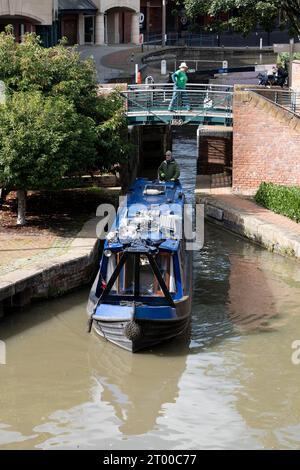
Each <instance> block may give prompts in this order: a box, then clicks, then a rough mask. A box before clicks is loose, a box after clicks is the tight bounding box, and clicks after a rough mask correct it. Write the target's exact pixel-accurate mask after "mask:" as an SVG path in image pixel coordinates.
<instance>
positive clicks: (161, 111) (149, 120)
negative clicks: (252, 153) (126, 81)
mask: <svg viewBox="0 0 300 470" xmlns="http://www.w3.org/2000/svg"><path fill="white" fill-rule="evenodd" d="M122 95H123V96H124V97H125V98H126V115H127V119H128V122H129V123H130V124H162V123H164V124H171V125H183V124H194V125H197V124H203V123H205V124H223V125H228V126H231V125H232V119H233V115H232V98H233V89H232V87H228V86H222V85H207V84H197V85H189V86H188V87H187V88H186V90H178V89H177V90H175V93H174V90H173V84H165V85H164V84H151V85H131V86H129V87H128V91H126V92H122ZM172 98H173V100H172ZM170 107H172V109H169V108H170Z"/></svg>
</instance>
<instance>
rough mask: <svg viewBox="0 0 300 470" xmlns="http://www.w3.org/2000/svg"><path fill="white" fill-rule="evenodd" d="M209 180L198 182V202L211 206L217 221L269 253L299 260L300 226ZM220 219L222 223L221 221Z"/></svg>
mask: <svg viewBox="0 0 300 470" xmlns="http://www.w3.org/2000/svg"><path fill="white" fill-rule="evenodd" d="M210 183H211V179H210V178H209V177H199V176H198V178H197V186H196V191H195V193H196V199H197V201H198V202H202V203H204V204H205V205H206V207H207V206H210V208H211V209H212V210H210V212H211V214H212V218H214V215H213V214H214V211H215V210H216V212H215V214H216V215H217V220H218V221H221V223H222V224H223V225H224V226H226V227H227V228H230V229H232V230H233V231H234V232H237V233H239V234H242V235H244V236H245V237H247V238H249V239H250V240H253V241H255V242H257V243H259V244H261V245H262V246H264V247H266V248H268V249H269V250H272V251H275V252H277V253H280V254H284V255H288V256H294V257H296V258H298V259H299V258H300V224H298V223H297V222H295V221H293V220H291V219H289V218H288V217H285V216H283V215H279V214H275V213H274V212H272V211H270V210H268V209H265V208H264V207H261V206H259V205H258V204H256V203H255V202H254V201H253V200H251V199H250V198H247V197H242V196H239V195H236V194H234V193H232V190H231V188H228V187H227V188H226V187H224V188H222V187H218V188H214V187H212V186H211V184H210ZM219 217H221V219H222V220H221V219H219Z"/></svg>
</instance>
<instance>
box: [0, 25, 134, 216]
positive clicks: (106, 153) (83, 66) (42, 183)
mask: <svg viewBox="0 0 300 470" xmlns="http://www.w3.org/2000/svg"><path fill="white" fill-rule="evenodd" d="M0 80H2V81H3V82H4V83H5V86H6V95H7V100H6V105H4V106H3V105H2V106H0V113H1V130H0V135H1V138H0V184H3V185H7V186H9V187H12V188H17V189H18V196H19V198H20V201H21V200H22V201H23V202H22V203H20V204H19V206H20V210H21V206H22V205H23V206H24V196H25V194H26V189H42V188H50V187H55V186H56V185H57V184H59V183H60V181H61V177H62V175H64V174H66V173H73V172H77V173H79V172H81V173H82V172H85V171H90V170H92V169H99V170H102V169H107V168H110V167H111V166H112V165H113V164H114V163H119V162H122V161H124V160H126V159H127V157H128V154H129V147H128V144H127V138H126V129H127V125H126V120H125V118H124V114H123V103H122V100H121V98H120V96H119V95H118V94H117V93H111V94H110V95H108V96H98V84H97V80H96V72H95V67H94V63H93V61H91V60H86V61H82V60H81V57H80V54H79V53H78V52H77V51H76V49H75V48H67V47H65V44H64V42H62V43H61V44H59V45H57V46H55V47H52V48H48V49H46V48H44V47H42V45H41V43H40V40H39V38H38V37H37V36H36V35H34V34H26V35H25V36H24V41H23V42H22V43H21V44H18V43H16V41H15V38H14V36H13V32H12V28H11V27H8V28H7V29H6V31H5V32H2V33H0ZM51 108H52V109H51ZM19 212H20V211H19ZM23 212H24V211H23ZM20 221H21V222H22V223H23V222H24V217H21V216H20V217H19V219H18V222H19V223H20Z"/></svg>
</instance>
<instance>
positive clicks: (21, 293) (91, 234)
mask: <svg viewBox="0 0 300 470" xmlns="http://www.w3.org/2000/svg"><path fill="white" fill-rule="evenodd" d="M98 222H99V218H93V219H91V220H89V221H88V222H86V223H85V225H84V226H83V228H82V230H81V231H80V232H79V233H78V235H77V237H76V238H75V239H74V240H73V241H72V243H71V245H70V247H69V248H68V251H67V252H66V253H65V254H63V255H61V256H56V257H52V258H49V259H48V260H47V259H46V260H43V263H34V264H32V265H30V266H28V267H27V268H23V269H19V270H15V271H12V272H9V273H7V274H5V275H3V276H1V279H0V303H1V302H3V301H4V300H6V301H7V302H8V303H9V305H11V306H22V305H25V304H27V303H29V302H30V300H31V299H33V298H48V297H54V296H57V295H60V294H62V293H65V292H68V291H71V290H73V289H75V288H78V287H80V286H82V285H85V284H88V283H89V282H90V281H91V280H92V277H93V275H94V273H95V270H96V268H97V263H98V248H99V240H98V239H97V238H96V225H97V223H98Z"/></svg>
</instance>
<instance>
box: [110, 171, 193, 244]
mask: <svg viewBox="0 0 300 470" xmlns="http://www.w3.org/2000/svg"><path fill="white" fill-rule="evenodd" d="M183 207H184V195H183V191H182V187H181V184H180V183H175V182H166V183H161V182H158V181H150V180H147V179H144V178H138V179H136V180H135V182H134V183H133V185H132V186H131V188H130V189H129V191H128V193H127V195H126V197H125V198H124V201H123V203H122V204H121V205H120V208H119V210H118V214H117V217H116V220H115V223H114V224H113V227H112V229H111V232H110V233H109V234H108V236H107V246H106V247H109V248H115V249H117V248H119V249H121V247H122V246H124V245H128V244H131V243H133V242H134V241H138V240H139V241H144V242H147V243H152V244H153V243H155V244H158V245H160V247H161V248H163V249H166V250H170V251H176V250H177V249H178V245H179V241H180V239H181V238H182V219H183Z"/></svg>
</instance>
